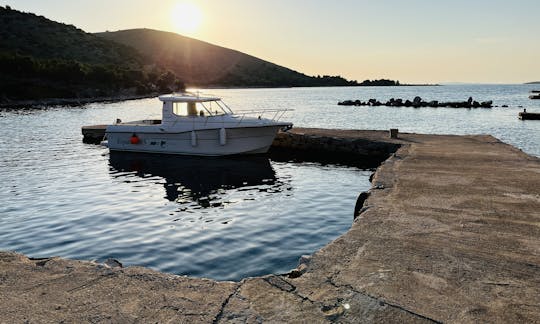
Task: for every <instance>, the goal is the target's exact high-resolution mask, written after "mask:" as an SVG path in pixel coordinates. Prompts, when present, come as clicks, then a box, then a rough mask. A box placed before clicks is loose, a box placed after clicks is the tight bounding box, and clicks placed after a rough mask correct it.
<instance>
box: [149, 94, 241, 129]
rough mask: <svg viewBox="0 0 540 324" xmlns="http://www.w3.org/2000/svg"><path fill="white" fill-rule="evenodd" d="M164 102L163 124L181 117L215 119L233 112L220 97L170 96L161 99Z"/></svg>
mask: <svg viewBox="0 0 540 324" xmlns="http://www.w3.org/2000/svg"><path fill="white" fill-rule="evenodd" d="M159 100H161V101H162V102H163V122H167V121H175V120H177V119H178V118H179V117H180V118H182V117H188V118H194V117H215V116H221V115H232V114H233V112H232V110H231V109H230V108H229V107H228V106H227V105H226V104H225V103H224V102H223V101H221V98H218V97H200V96H198V95H194V94H185V93H183V94H168V95H163V96H160V97H159Z"/></svg>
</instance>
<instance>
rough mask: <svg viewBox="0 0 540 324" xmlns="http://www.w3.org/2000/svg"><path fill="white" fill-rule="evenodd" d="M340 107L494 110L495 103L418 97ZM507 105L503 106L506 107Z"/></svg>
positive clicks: (353, 102)
mask: <svg viewBox="0 0 540 324" xmlns="http://www.w3.org/2000/svg"><path fill="white" fill-rule="evenodd" d="M338 105H340V106H373V107H377V106H387V107H413V108H421V107H431V108H439V107H447V108H492V107H493V101H492V100H489V101H482V102H478V101H476V100H473V98H472V97H469V99H467V100H466V101H438V100H431V101H425V100H423V99H422V98H421V97H418V96H416V97H415V98H414V99H413V100H412V101H411V100H408V99H406V100H403V99H399V98H398V99H394V98H391V99H390V100H388V101H386V102H381V101H379V100H377V99H369V100H368V101H361V100H345V101H340V102H338ZM505 106H506V105H503V107H505Z"/></svg>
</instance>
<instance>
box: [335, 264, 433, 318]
mask: <svg viewBox="0 0 540 324" xmlns="http://www.w3.org/2000/svg"><path fill="white" fill-rule="evenodd" d="M335 275H336V274H334V275H333V276H331V277H328V278H327V279H326V282H327V283H329V284H330V285H332V286H334V287H336V288H338V289H339V288H346V289H349V290H351V291H352V292H354V293H356V294H359V295H362V296H365V297H368V298H371V299H373V300H375V301H377V302H379V304H380V305H386V306H388V307H392V308H396V309H399V310H401V311H404V312H406V313H409V314H411V315H414V316H417V317H420V318H422V319H425V320H428V321H430V322H433V323H437V324H442V323H443V322H441V321H438V320H435V319H433V318H430V317H427V316H425V315H422V314H419V313H416V312H414V311H412V310H410V309H407V308H405V307H403V306H401V305H397V304H393V303H389V302H388V301H386V300H384V299H382V298H380V297H375V296H372V295H370V294H368V293H367V292H365V291H358V290H356V289H355V288H354V287H353V286H351V285H350V284H342V285H338V284H336V283H335V282H334V281H333V280H334V276H335Z"/></svg>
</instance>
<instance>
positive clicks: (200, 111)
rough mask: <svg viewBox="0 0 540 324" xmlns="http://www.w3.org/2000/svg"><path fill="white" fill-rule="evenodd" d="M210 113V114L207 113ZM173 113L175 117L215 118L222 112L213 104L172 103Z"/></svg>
mask: <svg viewBox="0 0 540 324" xmlns="http://www.w3.org/2000/svg"><path fill="white" fill-rule="evenodd" d="M209 112H210V113H209ZM173 113H174V114H175V115H177V116H189V117H196V116H201V117H202V116H216V115H222V114H223V110H222V109H221V108H220V107H219V105H217V104H216V103H215V102H211V101H209V102H173Z"/></svg>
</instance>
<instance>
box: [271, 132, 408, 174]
mask: <svg viewBox="0 0 540 324" xmlns="http://www.w3.org/2000/svg"><path fill="white" fill-rule="evenodd" d="M311 131H312V130H311V129H303V128H295V129H294V130H293V131H289V132H280V133H278V134H277V136H276V138H275V139H274V142H273V143H272V147H271V149H270V153H269V154H270V156H271V157H272V159H274V160H297V161H298V160H300V161H316V162H326V163H342V164H349V165H355V166H358V167H364V168H375V167H377V166H378V165H379V164H380V163H381V162H382V161H384V160H386V159H387V158H388V157H389V156H390V154H392V153H394V152H395V151H397V150H398V148H399V147H400V144H399V142H398V141H392V140H390V138H388V137H389V133H388V132H385V131H357V132H358V133H357V135H358V136H356V137H346V136H336V135H335V134H332V133H325V132H324V130H319V132H318V133H311ZM336 131H337V130H336ZM362 133H363V135H364V137H362V136H361V135H362ZM368 134H370V135H371V136H372V137H371V138H370V137H369V136H367V137H366V135H368ZM374 135H375V136H377V137H378V138H373V136H374Z"/></svg>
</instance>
